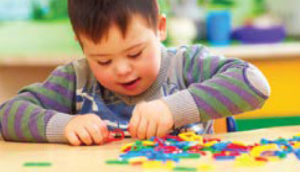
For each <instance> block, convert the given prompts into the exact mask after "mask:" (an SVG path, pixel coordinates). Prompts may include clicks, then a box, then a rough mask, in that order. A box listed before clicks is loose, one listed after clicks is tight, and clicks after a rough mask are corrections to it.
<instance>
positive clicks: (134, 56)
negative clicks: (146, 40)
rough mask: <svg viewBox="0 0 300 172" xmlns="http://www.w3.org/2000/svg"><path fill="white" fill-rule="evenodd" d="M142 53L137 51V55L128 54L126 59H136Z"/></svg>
mask: <svg viewBox="0 0 300 172" xmlns="http://www.w3.org/2000/svg"><path fill="white" fill-rule="evenodd" d="M142 53H143V51H139V52H138V53H135V54H129V55H128V57H130V58H136V57H138V56H140V55H141V54H142Z"/></svg>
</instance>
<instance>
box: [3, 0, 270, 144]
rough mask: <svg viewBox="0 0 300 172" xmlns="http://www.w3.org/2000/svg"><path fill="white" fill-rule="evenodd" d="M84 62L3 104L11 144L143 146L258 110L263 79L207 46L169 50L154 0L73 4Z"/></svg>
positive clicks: (78, 0) (75, 0) (74, 0)
mask: <svg viewBox="0 0 300 172" xmlns="http://www.w3.org/2000/svg"><path fill="white" fill-rule="evenodd" d="M69 16H70V19H71V23H72V26H73V29H74V32H75V34H76V38H77V40H78V41H79V43H80V45H81V47H82V50H83V52H84V54H85V56H86V58H84V59H80V60H77V61H74V62H72V63H70V64H67V65H64V66H60V67H58V68H57V69H56V70H54V71H53V73H51V75H50V76H49V78H48V79H47V80H46V81H45V82H44V83H39V84H33V85H31V86H28V87H26V88H24V89H22V90H21V91H20V93H19V94H18V96H16V97H14V98H13V99H11V100H9V101H7V102H6V103H4V104H3V105H1V106H0V122H1V123H0V124H1V133H2V135H3V138H4V139H5V140H11V141H32V142H56V143H58V142H68V143H70V144H71V145H81V144H84V145H92V144H103V143H105V140H106V139H107V137H108V135H109V131H110V130H113V129H114V128H121V129H124V130H126V129H128V131H129V133H130V134H131V136H132V137H137V138H139V139H145V138H150V137H152V136H163V135H165V134H168V133H169V132H171V131H176V130H179V129H181V128H184V127H185V126H187V125H190V124H194V123H196V124H195V125H197V126H198V132H200V133H212V121H213V120H214V119H217V118H222V117H228V116H232V115H234V114H238V113H242V112H245V111H249V110H253V109H257V108H260V107H261V106H262V105H263V104H264V102H265V101H266V99H267V98H268V97H269V95H270V88H269V85H268V83H267V81H266V79H265V77H264V76H263V75H262V74H261V72H260V71H259V70H258V69H257V68H255V67H254V66H253V65H251V64H248V63H246V62H244V61H242V60H239V59H233V58H225V57H220V56H213V55H211V54H210V53H209V52H208V51H207V50H206V49H205V48H204V47H203V46H201V45H193V46H181V47H178V48H173V49H171V48H170V49H168V48H165V47H164V46H162V45H161V43H160V41H162V40H164V39H165V38H166V18H165V17H164V16H160V15H159V10H158V6H157V2H156V0H143V1H140V0H126V1H124V0H85V1H82V0H69Z"/></svg>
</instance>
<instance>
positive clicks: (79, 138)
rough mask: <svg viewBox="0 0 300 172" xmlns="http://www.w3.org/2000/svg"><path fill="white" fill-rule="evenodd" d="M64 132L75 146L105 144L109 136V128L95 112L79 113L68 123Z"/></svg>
mask: <svg viewBox="0 0 300 172" xmlns="http://www.w3.org/2000/svg"><path fill="white" fill-rule="evenodd" d="M64 134H65V137H66V138H67V140H68V141H69V143H70V144H71V145H73V146H79V145H81V144H85V145H92V144H103V143H104V141H105V139H106V138H107V137H108V129H107V126H106V124H105V122H104V121H102V120H101V119H100V117H98V116H97V115H95V114H86V115H77V116H76V117H74V118H73V119H72V120H71V121H70V122H69V123H68V124H67V125H66V127H65V132H64Z"/></svg>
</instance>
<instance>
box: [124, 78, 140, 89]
mask: <svg viewBox="0 0 300 172" xmlns="http://www.w3.org/2000/svg"><path fill="white" fill-rule="evenodd" d="M140 80H141V78H137V79H135V80H133V81H130V82H126V83H121V85H122V87H124V88H125V89H127V90H134V89H135V88H136V87H137V85H138V83H139V81H140Z"/></svg>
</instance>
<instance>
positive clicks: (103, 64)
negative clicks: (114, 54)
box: [97, 60, 111, 66]
mask: <svg viewBox="0 0 300 172" xmlns="http://www.w3.org/2000/svg"><path fill="white" fill-rule="evenodd" d="M97 63H98V64H99V65H102V66H105V65H109V64H110V63H111V60H107V61H103V62H102V61H97Z"/></svg>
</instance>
